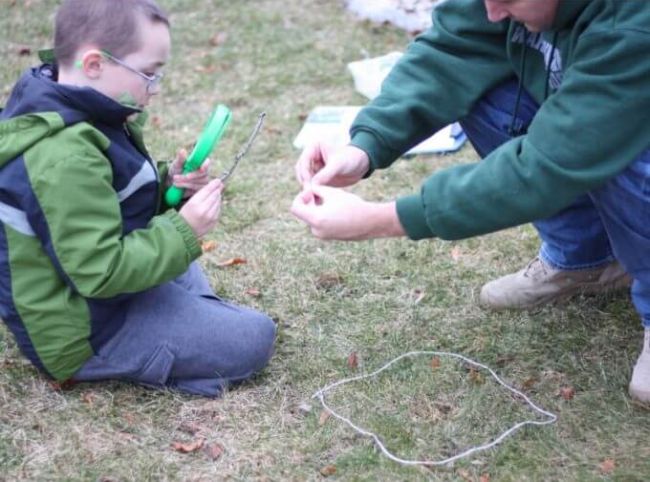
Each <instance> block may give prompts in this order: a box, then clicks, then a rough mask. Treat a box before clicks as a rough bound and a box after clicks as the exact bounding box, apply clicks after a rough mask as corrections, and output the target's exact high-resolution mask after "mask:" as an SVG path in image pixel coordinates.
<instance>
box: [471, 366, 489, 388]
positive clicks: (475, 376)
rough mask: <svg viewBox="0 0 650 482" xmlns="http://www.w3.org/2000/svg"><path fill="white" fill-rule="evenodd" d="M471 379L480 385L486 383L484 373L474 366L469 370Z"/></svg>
mask: <svg viewBox="0 0 650 482" xmlns="http://www.w3.org/2000/svg"><path fill="white" fill-rule="evenodd" d="M469 379H470V380H471V381H472V382H473V383H476V384H478V385H482V384H483V383H485V378H483V375H481V373H480V372H479V371H478V370H475V369H473V368H472V369H471V370H470V371H469Z"/></svg>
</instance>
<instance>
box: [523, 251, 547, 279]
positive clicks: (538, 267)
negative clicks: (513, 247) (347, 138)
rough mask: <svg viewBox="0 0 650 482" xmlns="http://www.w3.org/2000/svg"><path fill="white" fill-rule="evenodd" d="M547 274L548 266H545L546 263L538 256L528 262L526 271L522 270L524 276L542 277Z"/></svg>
mask: <svg viewBox="0 0 650 482" xmlns="http://www.w3.org/2000/svg"><path fill="white" fill-rule="evenodd" d="M547 274H548V267H547V266H546V263H544V261H542V260H541V259H540V258H539V256H538V257H535V259H533V260H532V261H531V262H530V263H528V266H526V271H525V272H524V276H525V277H526V278H532V279H536V278H541V277H544V276H546V275H547Z"/></svg>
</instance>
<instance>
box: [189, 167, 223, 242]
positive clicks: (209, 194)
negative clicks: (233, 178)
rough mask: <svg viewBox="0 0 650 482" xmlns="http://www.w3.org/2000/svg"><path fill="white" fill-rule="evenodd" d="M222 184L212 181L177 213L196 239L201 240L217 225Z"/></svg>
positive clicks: (216, 180)
mask: <svg viewBox="0 0 650 482" xmlns="http://www.w3.org/2000/svg"><path fill="white" fill-rule="evenodd" d="M222 190H223V183H222V182H221V181H220V180H219V179H214V180H212V181H210V182H209V183H208V184H206V185H205V186H204V187H203V188H202V189H201V190H199V192H197V193H196V194H194V196H192V197H191V198H190V199H189V201H187V202H186V203H185V206H183V208H182V209H181V210H180V211H179V214H180V215H181V216H183V218H184V219H185V221H186V222H187V224H189V225H190V227H191V228H192V231H194V234H195V235H196V237H197V238H202V237H203V236H205V235H206V234H207V233H209V232H210V231H211V230H212V228H214V227H215V226H216V224H217V220H218V219H219V214H220V213H221V191H222Z"/></svg>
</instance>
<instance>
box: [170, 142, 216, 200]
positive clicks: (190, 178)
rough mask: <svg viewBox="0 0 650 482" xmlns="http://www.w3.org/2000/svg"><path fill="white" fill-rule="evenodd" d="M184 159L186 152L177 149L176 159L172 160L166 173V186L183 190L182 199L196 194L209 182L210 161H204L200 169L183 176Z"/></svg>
mask: <svg viewBox="0 0 650 482" xmlns="http://www.w3.org/2000/svg"><path fill="white" fill-rule="evenodd" d="M185 159H187V151H186V150H185V149H179V150H178V153H177V154H176V159H174V162H172V165H171V166H169V172H168V173H167V186H171V185H174V186H176V187H180V188H182V189H184V190H185V192H184V193H183V198H188V197H191V196H192V195H194V194H196V193H197V192H198V191H199V190H200V189H201V188H203V187H204V186H205V185H206V184H208V182H210V177H209V175H208V170H209V169H210V159H209V158H208V159H206V160H205V161H204V162H203V164H201V167H200V168H199V169H197V170H196V171H194V172H190V173H189V174H183V165H185Z"/></svg>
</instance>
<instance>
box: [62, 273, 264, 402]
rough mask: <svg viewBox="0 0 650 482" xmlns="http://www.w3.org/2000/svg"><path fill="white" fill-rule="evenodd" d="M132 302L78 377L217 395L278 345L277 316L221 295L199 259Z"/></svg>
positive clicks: (248, 373)
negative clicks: (121, 323) (113, 332)
mask: <svg viewBox="0 0 650 482" xmlns="http://www.w3.org/2000/svg"><path fill="white" fill-rule="evenodd" d="M128 303H129V307H128V311H127V315H126V321H125V322H124V326H123V327H122V329H121V330H120V331H119V332H118V333H117V334H116V335H115V336H114V337H113V338H112V339H110V340H109V341H108V342H107V343H106V344H105V345H104V346H102V347H100V349H99V351H98V353H97V354H95V356H93V357H92V358H90V359H89V360H88V361H87V362H86V363H85V365H84V366H83V367H82V368H81V369H80V370H79V371H78V372H77V373H75V375H74V376H73V377H72V379H73V380H74V381H79V382H85V381H97V380H108V379H114V380H126V381H130V382H134V383H139V384H143V385H147V386H151V387H158V388H163V387H168V388H171V389H175V390H179V391H182V392H187V393H192V394H196V395H203V396H207V397H215V396H217V395H219V394H220V393H221V391H222V390H223V389H224V388H225V387H226V386H227V385H228V384H229V383H231V382H238V381H241V380H245V379H246V378H248V377H250V376H251V375H253V374H254V373H255V372H257V371H258V370H260V369H262V368H263V367H264V366H265V365H266V364H267V363H268V361H269V358H270V357H271V354H272V353H273V344H274V341H275V325H274V323H273V321H272V320H271V319H270V318H269V317H268V316H266V315H264V314H262V313H260V312H257V311H255V310H252V309H250V308H244V307H241V306H236V305H233V304H231V303H228V302H226V301H223V300H222V299H220V298H218V297H217V296H215V295H214V293H213V291H212V288H211V287H210V284H209V283H208V281H207V279H206V278H205V275H204V274H203V272H202V271H201V268H200V267H199V265H198V264H197V263H192V264H191V265H190V268H189V269H188V270H187V272H185V274H183V275H182V276H180V277H178V278H176V279H175V280H174V281H170V282H168V283H164V284H162V285H160V286H157V287H155V288H152V289H150V290H147V291H145V292H142V293H140V294H138V295H137V296H135V297H134V298H132V299H130V300H129V301H128Z"/></svg>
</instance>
